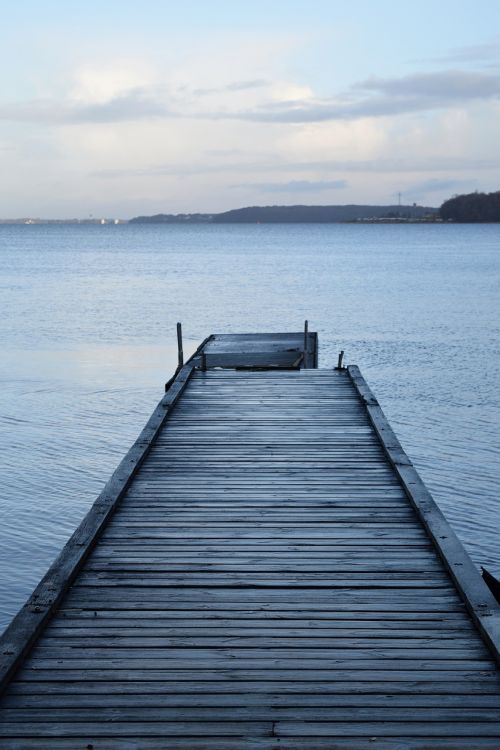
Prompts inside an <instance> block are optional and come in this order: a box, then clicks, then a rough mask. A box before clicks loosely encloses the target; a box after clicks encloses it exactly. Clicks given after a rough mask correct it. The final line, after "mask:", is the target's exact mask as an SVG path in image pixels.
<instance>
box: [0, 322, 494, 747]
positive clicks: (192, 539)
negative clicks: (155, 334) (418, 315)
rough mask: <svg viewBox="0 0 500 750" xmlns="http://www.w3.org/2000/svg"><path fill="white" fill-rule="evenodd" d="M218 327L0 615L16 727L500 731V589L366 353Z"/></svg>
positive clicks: (233, 742)
mask: <svg viewBox="0 0 500 750" xmlns="http://www.w3.org/2000/svg"><path fill="white" fill-rule="evenodd" d="M316 364H317V337H316V335H315V334H314V333H310V332H308V331H306V333H305V335H304V334H302V333H300V334H272V335H251V336H250V335H247V336H235V335H234V336H213V337H209V339H207V340H206V341H205V342H204V344H203V345H202V346H201V347H200V348H199V349H198V351H197V352H196V354H195V355H194V356H193V358H191V359H190V360H189V361H188V362H187V363H186V364H183V365H182V366H181V367H180V368H179V371H178V373H177V375H176V377H175V379H173V380H172V381H170V383H169V387H168V390H167V392H166V394H165V396H164V398H163V399H162V401H161V402H160V404H159V405H158V407H157V409H156V410H155V412H154V413H153V415H152V417H151V418H150V420H149V422H148V424H147V425H146V427H145V428H144V430H143V432H142V433H141V435H140V436H139V438H138V440H137V441H136V443H135V444H134V446H133V447H132V448H131V450H130V451H129V453H128V454H127V455H126V456H125V458H124V459H123V461H122V462H121V464H120V466H119V467H118V469H117V471H116V472H115V474H114V475H113V477H112V478H111V480H110V481H109V483H108V484H107V485H106V487H105V489H104V490H103V492H102V494H101V495H100V496H99V498H98V499H97V501H96V503H95V504H94V506H93V507H92V509H91V510H90V512H89V514H88V516H87V517H86V519H85V520H84V521H83V523H82V524H81V526H80V527H79V528H78V529H77V531H76V532H75V534H74V535H73V537H72V538H71V539H70V541H69V542H68V544H67V545H66V547H65V548H64V550H63V552H62V553H61V555H60V557H59V558H58V560H56V562H55V563H54V564H53V566H52V567H51V569H50V570H49V572H48V573H47V575H46V576H45V577H44V579H43V580H42V581H41V583H40V584H39V586H38V587H37V589H36V590H35V592H34V593H33V595H32V596H31V597H30V599H29V600H28V602H27V603H26V605H25V606H24V607H23V608H22V609H21V611H20V612H19V614H18V615H17V616H16V617H15V618H14V620H13V622H12V624H11V625H10V627H9V628H8V629H7V631H6V632H5V634H4V636H3V637H2V638H1V639H0V670H1V671H0V686H1V687H2V689H3V691H4V695H3V700H2V701H1V702H0V747H2V748H3V747H5V748H6V749H7V748H8V750H21V749H22V750H34V749H35V748H37V750H42V749H43V750H76V749H79V750H85V749H87V750H178V749H182V750H372V749H373V748H375V749H378V750H444V749H448V750H451V749H452V748H453V750H476V749H477V750H498V748H500V670H499V669H498V663H500V607H499V605H498V604H497V603H496V601H495V599H494V598H493V596H492V594H491V593H490V591H489V589H488V588H487V586H486V585H485V583H484V582H483V581H482V579H481V576H480V575H479V573H478V571H477V570H476V569H475V567H474V565H473V564H472V562H471V561H470V559H469V557H468V556H467V554H466V552H465V551H464V549H463V547H462V545H461V543H460V542H459V541H458V539H457V538H456V536H455V534H454V533H453V531H452V530H451V528H450V526H449V525H448V523H447V522H446V520H445V518H444V517H443V516H442V514H441V512H440V511H439V509H438V508H437V506H436V505H435V503H434V501H433V500H432V497H431V496H430V494H429V493H428V491H427V490H426V488H425V486H424V485H423V483H422V481H421V480H420V478H419V477H418V475H417V473H416V471H415V469H414V468H413V466H412V464H411V462H410V460H409V459H408V457H407V456H406V454H405V453H404V451H403V450H402V448H401V446H400V444H399V442H398V441H397V438H396V437H395V435H394V433H393V432H392V430H391V428H390V426H389V424H388V422H387V420H386V419H385V417H384V415H383V413H382V411H381V409H380V406H379V405H378V403H377V401H376V399H375V397H374V396H373V394H372V393H371V391H370V389H369V388H368V386H367V384H366V382H365V381H364V379H363V378H362V376H361V374H360V372H359V370H358V368H357V367H354V366H352V367H349V368H347V369H339V370H334V369H331V370H326V369H325V370H318V369H316Z"/></svg>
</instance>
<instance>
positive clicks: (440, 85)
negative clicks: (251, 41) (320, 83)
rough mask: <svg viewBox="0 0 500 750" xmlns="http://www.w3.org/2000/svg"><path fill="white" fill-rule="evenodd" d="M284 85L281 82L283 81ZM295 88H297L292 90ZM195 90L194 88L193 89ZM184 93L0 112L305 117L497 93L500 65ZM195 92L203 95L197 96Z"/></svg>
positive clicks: (428, 106)
mask: <svg viewBox="0 0 500 750" xmlns="http://www.w3.org/2000/svg"><path fill="white" fill-rule="evenodd" d="M263 86H267V84H266V82H265V81H264V80H262V79H255V80H248V81H237V82H234V83H230V84H227V85H226V86H222V87H220V88H217V89H215V88H214V89H198V90H197V91H198V92H204V93H221V92H225V93H228V92H231V91H233V92H234V91H244V90H246V89H251V88H252V89H253V88H255V89H259V88H261V87H263ZM283 91H285V89H283ZM299 91H302V90H301V89H297V92H299ZM195 92H196V90H195ZM200 96H201V94H200V93H199V94H198V97H194V98H193V97H190V98H189V100H188V101H183V100H176V98H175V97H174V96H173V94H172V93H171V92H169V91H168V90H167V89H166V88H165V87H164V86H154V85H146V86H137V87H135V88H131V89H128V90H126V91H122V92H120V93H117V94H115V95H113V96H109V97H108V98H106V99H103V98H101V99H100V100H98V101H92V100H90V101H89V100H84V99H83V100H82V99H78V98H77V99H75V98H73V99H72V98H66V99H63V100H62V101H57V100H31V101H27V102H24V103H14V104H7V105H3V106H1V107H0V120H10V121H16V122H33V123H42V124H49V125H74V124H84V123H113V122H125V121H139V120H145V119H150V120H151V119H157V118H162V119H173V118H187V119H192V120H203V119H207V120H224V119H225V120H243V121H249V122H269V123H284V124H287V123H290V124H292V123H299V124H300V123H312V122H326V121H349V120H356V119H362V118H368V117H372V118H373V117H385V116H391V115H400V114H405V113H410V112H427V111H431V110H436V109H443V108H446V107H449V106H454V105H457V104H458V105H460V104H466V103H470V102H472V101H488V100H497V99H499V98H500V73H482V72H470V71H460V70H449V71H443V72H434V73H420V74H413V75H408V76H404V77H401V78H369V79H366V80H364V81H360V82H359V83H357V84H355V85H353V86H352V87H351V88H350V89H349V90H348V91H347V92H345V93H344V94H342V95H339V96H337V97H335V98H334V97H331V98H329V99H318V98H316V97H314V96H313V95H312V94H311V95H309V96H308V95H307V91H305V90H304V96H302V98H300V97H299V98H295V99H294V98H290V97H289V96H288V95H286V96H285V94H283V96H281V97H280V98H279V99H271V100H269V99H268V100H267V101H266V100H264V101H263V102H262V103H259V102H258V101H257V102H256V103H255V104H254V105H253V106H252V107H250V108H247V109H244V110H239V111H238V110H234V109H231V108H230V107H228V108H225V109H215V110H212V109H210V108H208V107H206V106H202V103H201V102H200V101H198V99H199V98H200ZM201 98H203V97H202V96H201Z"/></svg>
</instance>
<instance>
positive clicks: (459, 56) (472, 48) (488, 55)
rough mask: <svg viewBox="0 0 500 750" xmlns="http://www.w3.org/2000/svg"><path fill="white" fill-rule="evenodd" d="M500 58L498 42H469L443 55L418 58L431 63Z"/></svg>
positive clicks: (466, 61) (469, 61) (467, 61)
mask: <svg viewBox="0 0 500 750" xmlns="http://www.w3.org/2000/svg"><path fill="white" fill-rule="evenodd" d="M499 58H500V42H487V43H484V44H471V45H467V46H465V47H456V48H455V49H452V50H450V51H449V52H447V53H446V54H444V55H441V56H439V57H432V58H430V59H429V60H420V61H419V62H433V63H436V62H437V63H440V62H446V63H450V62H451V63H456V62H458V63H460V62H464V63H475V62H490V61H492V60H498V59H499Z"/></svg>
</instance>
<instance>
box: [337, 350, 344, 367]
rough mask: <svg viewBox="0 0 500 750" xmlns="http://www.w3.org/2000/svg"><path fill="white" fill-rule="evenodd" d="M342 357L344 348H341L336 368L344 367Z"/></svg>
mask: <svg viewBox="0 0 500 750" xmlns="http://www.w3.org/2000/svg"><path fill="white" fill-rule="evenodd" d="M343 359H344V350H343V349H342V351H341V352H340V353H339V360H338V362H337V367H336V368H335V369H336V370H343V369H344V368H343V367H342V360H343Z"/></svg>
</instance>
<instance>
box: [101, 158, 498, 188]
mask: <svg viewBox="0 0 500 750" xmlns="http://www.w3.org/2000/svg"><path fill="white" fill-rule="evenodd" d="M209 153H210V155H211V156H214V157H221V159H222V161H218V162H212V163H207V162H203V163H194V164H193V163H186V162H182V163H170V164H150V165H148V166H145V167H135V168H134V167H128V168H117V169H99V170H96V171H94V172H92V173H91V176H92V177H97V178H101V179H130V178H134V177H166V176H172V177H189V176H197V175H204V174H217V173H236V174H241V173H247V174H259V173H261V174H264V173H266V172H276V173H289V172H295V173H297V172H301V171H302V172H307V171H309V172H310V171H314V172H316V173H317V172H323V173H329V174H331V173H332V172H349V173H360V174H363V173H374V174H380V173H385V174H400V173H416V172H417V173H418V172H426V173H429V172H431V173H432V172H457V171H472V172H478V171H490V170H496V169H499V168H500V158H499V159H469V158H462V157H456V158H455V157H444V156H440V155H436V156H430V157H425V158H423V157H422V158H421V159H394V158H383V157H381V158H378V159H369V160H368V159H366V160H358V159H343V160H332V159H325V160H324V161H283V160H278V159H276V157H275V156H274V155H273V154H269V155H265V154H264V155H263V157H262V160H261V161H234V160H229V161H224V157H231V156H233V155H234V156H236V155H240V154H242V153H244V152H243V151H241V150H237V149H234V150H231V149H227V150H225V149H221V150H217V149H215V150H214V151H213V152H209ZM296 182H300V181H296ZM337 182H338V181H337ZM266 184H268V183H266ZM289 184H290V183H289ZM310 184H315V183H314V182H312V183H310ZM316 184H323V185H327V184H328V181H324V180H321V181H318V182H317V183H316ZM259 187H262V186H261V185H259ZM325 189H326V187H325Z"/></svg>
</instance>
